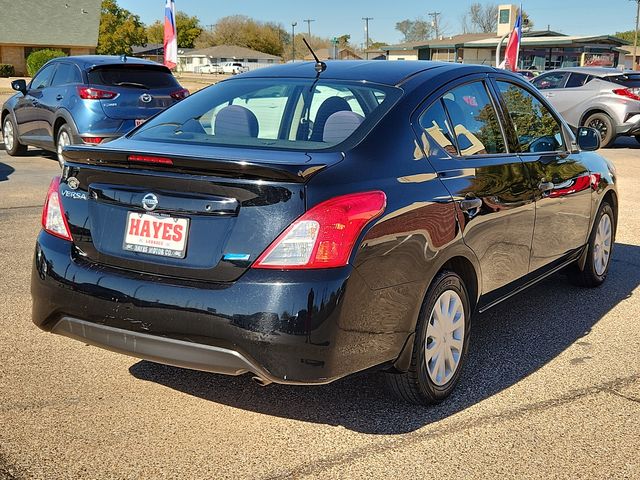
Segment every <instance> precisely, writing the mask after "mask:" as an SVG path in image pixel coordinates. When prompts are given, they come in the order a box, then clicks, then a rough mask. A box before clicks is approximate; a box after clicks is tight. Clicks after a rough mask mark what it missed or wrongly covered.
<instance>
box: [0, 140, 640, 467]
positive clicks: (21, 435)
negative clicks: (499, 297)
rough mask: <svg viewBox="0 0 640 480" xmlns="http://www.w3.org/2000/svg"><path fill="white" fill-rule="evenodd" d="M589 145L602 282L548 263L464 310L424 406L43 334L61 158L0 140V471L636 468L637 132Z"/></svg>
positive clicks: (639, 312) (377, 385)
mask: <svg viewBox="0 0 640 480" xmlns="http://www.w3.org/2000/svg"><path fill="white" fill-rule="evenodd" d="M601 153H602V154H604V155H605V156H607V157H608V158H610V159H611V160H612V161H613V162H614V163H615V165H616V167H617V170H618V176H619V185H620V195H621V202H620V224H619V228H618V236H617V244H616V247H615V250H614V257H613V264H612V267H611V272H610V277H609V279H608V280H607V282H606V284H605V285H604V286H603V287H602V288H600V289H595V290H584V289H580V288H577V287H574V286H572V285H570V284H569V283H568V282H567V281H566V279H565V278H564V277H563V276H561V275H555V276H553V277H552V278H550V279H548V280H546V281H545V282H543V283H542V284H539V285H538V286H536V287H535V288H533V289H532V290H529V291H527V292H525V293H524V294H521V295H519V296H518V297H516V298H513V299H512V300H510V301H508V302H505V303H503V304H501V305H499V306H498V307H496V308H495V309H493V310H491V311H490V312H488V313H486V314H484V315H482V316H479V317H476V319H475V320H476V323H475V326H474V333H473V339H472V344H471V347H470V352H469V353H470V361H469V363H468V364H467V366H466V369H465V371H464V373H463V378H462V380H461V385H460V386H459V388H458V389H457V390H456V391H455V392H454V394H453V396H452V397H451V398H450V399H449V400H448V401H447V402H446V403H444V404H442V405H440V406H438V407H435V408H420V407H414V406H408V405H404V404H400V403H398V402H397V401H396V400H395V399H394V398H393V397H392V396H391V395H390V394H388V393H387V392H386V391H385V390H384V387H383V383H382V381H381V379H380V378H379V376H378V375H376V374H373V373H366V374H361V375H356V376H352V377H348V378H346V379H343V380H340V381H338V382H335V383H333V384H331V385H327V386H321V387H292V386H279V385H271V386H268V387H266V388H262V387H259V386H257V385H256V384H255V383H253V382H252V381H251V380H250V379H249V377H248V376H245V377H238V378H233V377H224V376H217V375H212V374H207V373H201V372H194V371H188V370H181V369H178V368H173V367H167V366H161V365H156V364H153V363H150V362H146V361H139V360H136V359H134V358H129V357H126V356H122V355H118V354H115V353H111V352H107V351H104V350H101V349H98V348H95V347H90V346H86V345H84V344H82V343H80V342H75V341H72V340H69V339H67V338H64V337H59V336H54V335H50V334H46V333H44V332H41V331H40V330H38V329H37V328H36V327H35V326H34V325H33V324H32V323H31V318H30V309H31V301H30V296H29V278H30V266H31V258H32V253H33V244H34V239H35V236H36V234H37V232H38V230H39V223H40V214H41V204H42V201H43V199H44V195H45V193H46V189H47V186H48V184H49V180H50V178H51V176H53V175H54V174H56V173H57V172H58V166H57V163H56V161H55V160H54V159H53V157H51V156H43V152H40V151H37V150H31V151H30V155H29V156H28V157H24V158H19V159H17V158H11V157H8V156H7V154H6V153H5V152H4V147H3V145H2V144H1V143H0V268H1V270H0V312H1V315H0V479H5V478H6V479H13V478H43V479H54V478H55V479H65V478H69V479H76V478H132V479H138V478H145V479H146V478H154V479H155V478H208V479H213V478H216V479H218V478H234V479H235V478H247V479H248V478H251V479H256V478H261V479H267V478H322V479H328V478H430V477H435V478H450V477H457V478H483V477H484V478H496V477H500V478H525V477H526V478H535V477H545V478H616V479H621V478H640V456H639V455H638V452H639V451H640V434H639V433H638V432H640V289H639V288H638V287H639V285H640V214H639V213H638V208H637V202H636V201H635V200H636V199H637V192H639V191H640V144H638V143H637V142H635V140H623V141H619V142H618V144H617V145H616V147H615V148H611V149H607V150H602V151H601ZM634 192H636V193H634Z"/></svg>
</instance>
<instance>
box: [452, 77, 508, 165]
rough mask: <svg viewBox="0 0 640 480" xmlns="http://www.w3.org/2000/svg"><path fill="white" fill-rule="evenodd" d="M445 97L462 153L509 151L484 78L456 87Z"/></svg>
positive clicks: (466, 154) (478, 153) (468, 154)
mask: <svg viewBox="0 0 640 480" xmlns="http://www.w3.org/2000/svg"><path fill="white" fill-rule="evenodd" d="M442 98H443V104H444V106H445V108H446V110H447V112H448V114H449V118H450V119H451V123H452V127H453V131H454V133H455V138H456V143H457V144H458V150H459V151H460V154H461V155H462V156H471V155H486V154H501V153H507V148H506V142H505V139H504V136H503V134H502V129H501V128H500V122H499V120H498V115H497V113H496V110H495V108H494V106H493V103H492V102H491V98H490V97H489V93H488V92H487V88H486V87H485V84H484V83H483V82H474V83H469V84H467V85H463V86H461V87H457V88H454V89H453V90H450V91H449V92H448V93H447V94H446V95H444V96H443V97H442Z"/></svg>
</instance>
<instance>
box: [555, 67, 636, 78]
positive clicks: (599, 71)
mask: <svg viewBox="0 0 640 480" xmlns="http://www.w3.org/2000/svg"><path fill="white" fill-rule="evenodd" d="M552 72H568V73H583V74H585V75H593V76H594V77H611V76H614V75H623V74H624V73H626V72H624V71H622V70H619V69H617V68H606V67H567V68H558V69H557V70H550V71H548V72H544V73H552Z"/></svg>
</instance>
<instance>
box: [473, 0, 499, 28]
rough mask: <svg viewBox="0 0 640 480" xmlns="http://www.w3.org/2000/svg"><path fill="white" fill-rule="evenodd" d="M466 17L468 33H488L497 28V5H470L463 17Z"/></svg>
mask: <svg viewBox="0 0 640 480" xmlns="http://www.w3.org/2000/svg"><path fill="white" fill-rule="evenodd" d="M465 17H468V21H469V23H470V25H469V27H470V28H469V30H468V31H469V32H471V31H473V32H480V33H490V32H495V31H496V30H497V28H498V5H496V4H495V3H487V4H485V5H483V4H481V3H478V2H476V3H472V4H471V5H470V6H469V11H468V12H467V14H466V15H465Z"/></svg>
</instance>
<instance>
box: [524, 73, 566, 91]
mask: <svg viewBox="0 0 640 480" xmlns="http://www.w3.org/2000/svg"><path fill="white" fill-rule="evenodd" d="M566 78H567V74H566V73H563V72H552V73H547V74H545V75H540V76H539V77H538V78H536V79H535V80H534V81H533V82H532V83H533V84H534V85H535V86H536V88H538V89H539V90H547V89H550V88H562V87H564V81H565V80H566Z"/></svg>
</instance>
